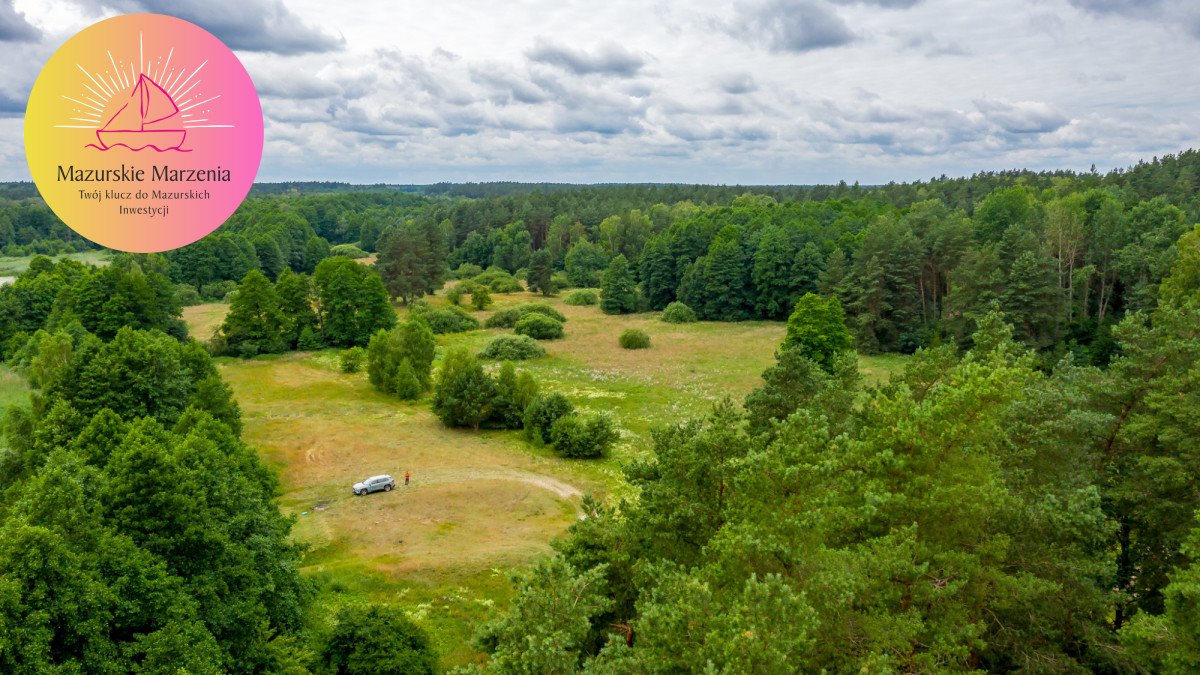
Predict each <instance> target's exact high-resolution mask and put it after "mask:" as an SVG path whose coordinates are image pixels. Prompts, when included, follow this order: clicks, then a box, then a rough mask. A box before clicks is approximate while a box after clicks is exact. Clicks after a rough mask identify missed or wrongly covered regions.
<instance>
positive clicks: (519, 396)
mask: <svg viewBox="0 0 1200 675" xmlns="http://www.w3.org/2000/svg"><path fill="white" fill-rule="evenodd" d="M537 392H538V385H537V382H536V381H534V379H533V376H532V375H530V374H529V372H528V371H524V370H523V371H521V372H520V373H519V374H518V373H517V371H516V368H514V367H513V364H512V363H511V362H510V361H505V362H504V363H502V364H501V365H500V373H499V374H498V375H497V376H496V396H495V398H494V399H493V400H492V409H491V415H490V417H489V420H488V421H489V422H490V423H491V424H494V425H495V426H497V427H499V428H501V429H520V428H522V427H523V426H524V425H525V409H526V408H527V407H529V403H530V401H532V400H533V398H534V397H535V396H537Z"/></svg>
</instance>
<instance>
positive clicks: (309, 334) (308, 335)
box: [296, 326, 325, 352]
mask: <svg viewBox="0 0 1200 675" xmlns="http://www.w3.org/2000/svg"><path fill="white" fill-rule="evenodd" d="M324 348H325V342H324V340H322V339H321V335H320V334H319V333H317V332H316V331H315V330H313V329H312V328H311V327H310V326H305V327H304V330H302V331H300V339H299V340H297V341H296V349H299V350H300V351H302V352H313V351H316V350H318V349H324Z"/></svg>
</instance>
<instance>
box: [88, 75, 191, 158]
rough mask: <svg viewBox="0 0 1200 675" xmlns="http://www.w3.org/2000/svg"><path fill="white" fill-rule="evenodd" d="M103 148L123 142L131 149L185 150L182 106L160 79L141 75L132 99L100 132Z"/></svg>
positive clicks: (97, 135) (100, 148)
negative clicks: (177, 103) (176, 103)
mask: <svg viewBox="0 0 1200 675" xmlns="http://www.w3.org/2000/svg"><path fill="white" fill-rule="evenodd" d="M96 138H97V139H99V141H100V145H99V146H97V147H98V149H99V150H111V149H112V148H114V147H116V146H118V145H123V146H125V147H127V148H129V149H130V150H134V151H137V150H143V149H145V148H154V149H155V150H156V151H158V152H165V151H167V150H179V151H181V152H187V151H186V150H183V148H182V147H180V146H182V145H183V141H184V139H185V138H187V130H185V129H184V128H183V123H182V120H181V119H180V117H179V106H177V105H175V100H174V99H172V98H171V95H170V94H168V93H167V92H166V91H165V90H164V89H163V88H162V87H160V86H159V85H158V83H157V82H155V81H154V80H152V79H150V78H149V77H146V75H145V74H142V75H139V76H138V81H137V84H136V85H134V87H133V93H132V95H130V97H129V101H128V102H127V103H125V105H123V106H121V108H120V110H118V111H117V112H116V113H115V114H114V115H113V116H112V117H111V118H109V120H108V122H106V123H105V124H104V126H102V127H100V129H98V130H97V131H96Z"/></svg>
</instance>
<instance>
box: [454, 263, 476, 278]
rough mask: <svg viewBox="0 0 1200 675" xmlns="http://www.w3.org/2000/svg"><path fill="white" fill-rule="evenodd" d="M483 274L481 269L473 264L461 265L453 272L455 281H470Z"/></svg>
mask: <svg viewBox="0 0 1200 675" xmlns="http://www.w3.org/2000/svg"><path fill="white" fill-rule="evenodd" d="M480 274H483V268H482V267H480V266H479V265H476V264H475V263H463V264H461V265H459V266H458V269H456V270H454V278H455V279H470V278H472V277H477V276H479V275H480Z"/></svg>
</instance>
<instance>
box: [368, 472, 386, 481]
mask: <svg viewBox="0 0 1200 675" xmlns="http://www.w3.org/2000/svg"><path fill="white" fill-rule="evenodd" d="M377 478H391V476H389V475H387V474H386V473H381V474H379V475H378V476H371V477H370V478H368V479H367V480H375V479H377Z"/></svg>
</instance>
